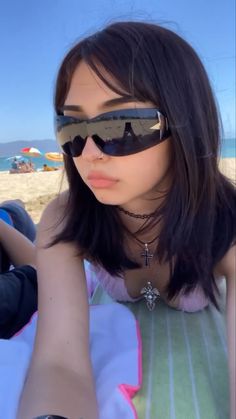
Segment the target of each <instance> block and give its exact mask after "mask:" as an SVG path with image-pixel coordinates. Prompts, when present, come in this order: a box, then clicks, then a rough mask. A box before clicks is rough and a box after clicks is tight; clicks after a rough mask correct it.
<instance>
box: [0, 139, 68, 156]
mask: <svg viewBox="0 0 236 419" xmlns="http://www.w3.org/2000/svg"><path fill="white" fill-rule="evenodd" d="M24 147H35V148H37V149H38V150H39V151H41V153H43V154H44V153H48V152H49V151H60V147H59V146H58V144H57V142H56V140H32V141H12V142H10V143H0V157H5V156H6V157H7V156H15V155H18V154H20V151H21V149H22V148H24Z"/></svg>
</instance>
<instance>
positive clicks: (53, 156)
mask: <svg viewBox="0 0 236 419" xmlns="http://www.w3.org/2000/svg"><path fill="white" fill-rule="evenodd" d="M45 157H46V159H48V160H51V161H55V162H63V154H62V153H57V152H56V151H51V152H50V153H45Z"/></svg>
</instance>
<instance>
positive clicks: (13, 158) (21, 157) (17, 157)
mask: <svg viewBox="0 0 236 419" xmlns="http://www.w3.org/2000/svg"><path fill="white" fill-rule="evenodd" d="M22 159H24V157H23V156H12V157H8V158H7V159H6V160H22Z"/></svg>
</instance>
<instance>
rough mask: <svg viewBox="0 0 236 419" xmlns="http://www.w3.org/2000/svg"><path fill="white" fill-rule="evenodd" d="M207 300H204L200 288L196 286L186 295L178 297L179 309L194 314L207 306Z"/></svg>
mask: <svg viewBox="0 0 236 419" xmlns="http://www.w3.org/2000/svg"><path fill="white" fill-rule="evenodd" d="M208 304H209V300H208V298H206V296H205V294H204V292H203V290H202V288H200V287H199V286H197V287H196V288H195V289H194V290H193V291H191V292H190V293H189V294H186V295H183V294H182V295H180V298H179V309H180V310H183V311H187V312H189V313H194V312H196V311H199V310H203V309H204V308H205V307H206V306H208Z"/></svg>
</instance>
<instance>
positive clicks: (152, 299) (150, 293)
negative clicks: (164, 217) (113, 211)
mask: <svg viewBox="0 0 236 419" xmlns="http://www.w3.org/2000/svg"><path fill="white" fill-rule="evenodd" d="M117 208H118V210H119V211H121V212H123V213H124V214H126V215H128V216H129V217H132V218H140V219H142V220H146V221H147V220H149V219H150V218H151V217H154V216H155V215H156V212H153V213H151V214H135V213H133V212H130V211H127V210H124V209H123V208H122V207H119V206H117ZM146 221H145V223H146ZM145 223H144V224H145ZM142 227H143V226H142ZM129 234H130V235H131V236H132V237H133V239H135V240H136V241H137V242H138V243H139V245H141V247H143V246H144V249H143V251H142V253H141V254H140V256H141V257H143V258H144V266H145V267H146V268H147V267H150V262H151V260H152V258H153V256H154V255H153V253H151V252H150V251H149V248H148V246H149V245H150V244H152V243H154V241H155V240H156V239H157V238H158V237H159V236H156V237H155V238H154V239H153V240H150V241H149V242H147V241H146V242H143V241H142V240H140V239H138V237H136V236H135V235H134V234H132V233H130V231H129ZM140 294H141V295H142V296H143V298H144V299H145V300H146V306H147V308H148V310H149V311H152V310H154V308H155V306H156V300H157V298H158V297H160V292H159V291H158V289H157V288H153V286H152V284H151V282H150V281H147V285H146V286H145V287H143V288H142V289H141V291H140Z"/></svg>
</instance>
